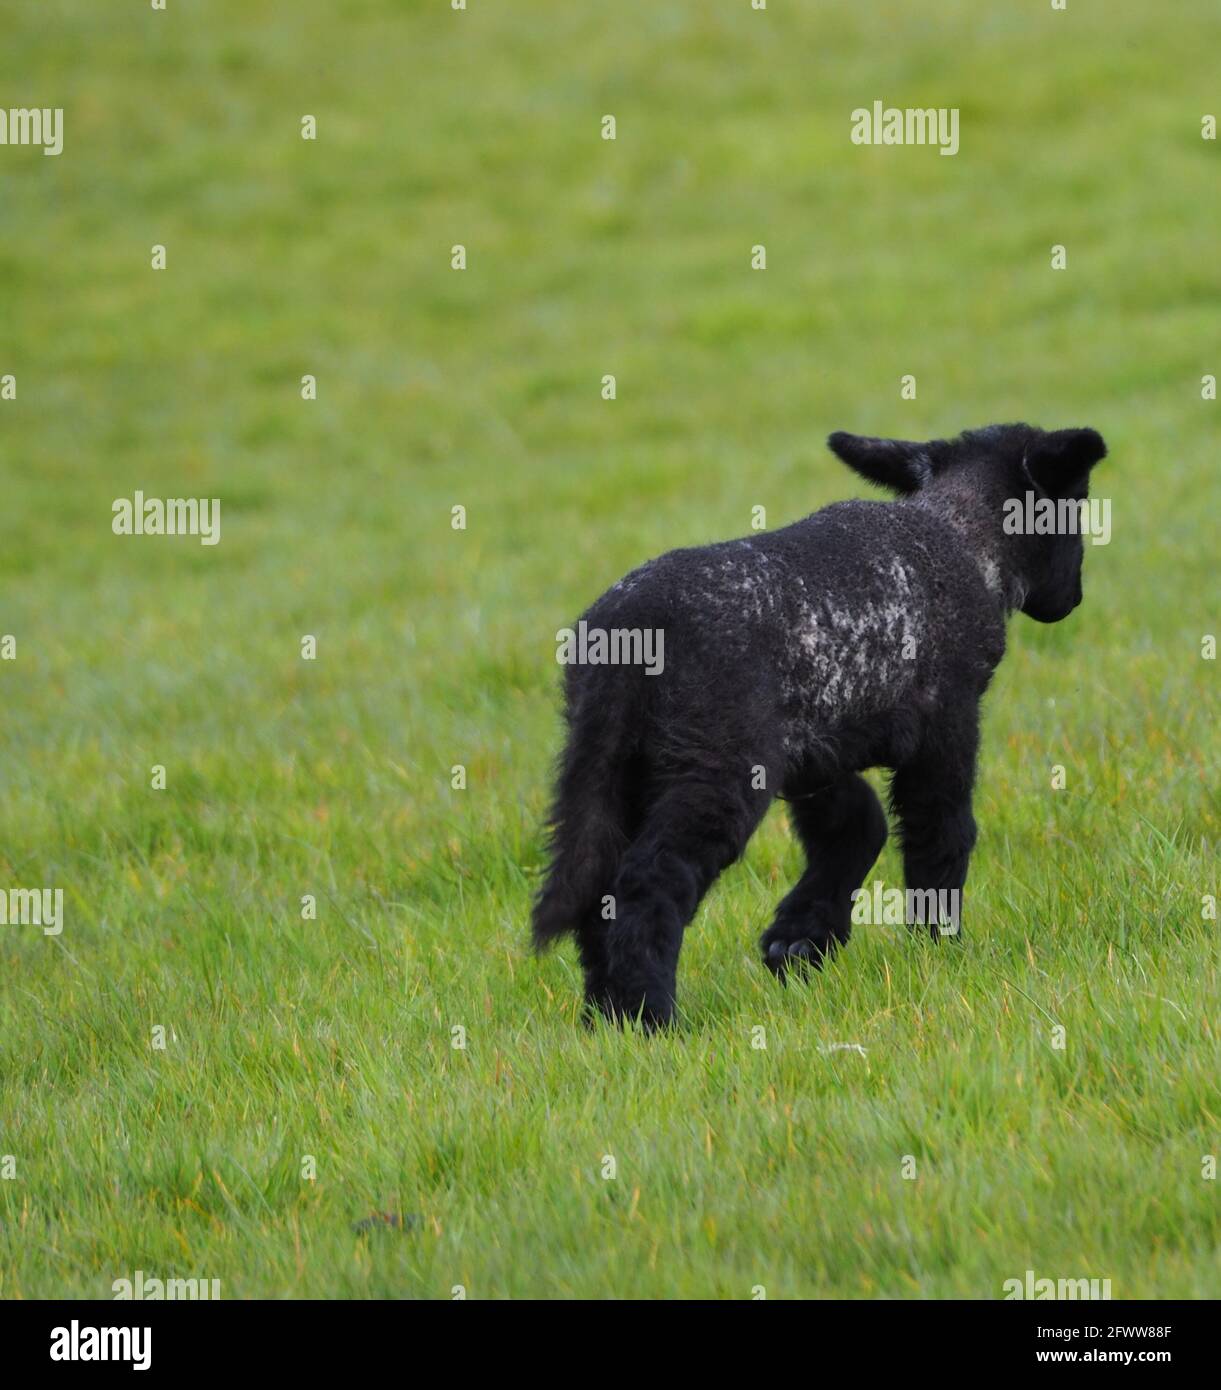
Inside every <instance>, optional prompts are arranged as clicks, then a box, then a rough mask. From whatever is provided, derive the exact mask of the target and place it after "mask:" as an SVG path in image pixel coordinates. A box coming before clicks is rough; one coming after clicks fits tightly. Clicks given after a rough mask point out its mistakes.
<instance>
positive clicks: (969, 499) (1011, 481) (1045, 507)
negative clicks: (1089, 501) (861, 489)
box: [827, 425, 1107, 623]
mask: <svg viewBox="0 0 1221 1390" xmlns="http://www.w3.org/2000/svg"><path fill="white" fill-rule="evenodd" d="M827 443H828V444H829V445H830V447H831V449H832V451H833V452H834V453H835V454H837V455H838V456H839V457H840V458H841V459H843V461H844V462H845V463H846V464H848V465H849V467H851V468H853V469H855V470H856V472H857V473H859V474H860V475H861V476H862V477H863V478H867V479H868V480H869V481H870V482H872V483H878V484H879V485H881V486H882V487H885V488H888V489H889V490H890V491H891V492H894V493H897V494H899V495H900V496H902V497H909V498H911V499H912V500H914V501H916V502H918V503H919V504H920V505H922V506H927V507H929V508H931V509H933V510H935V511H939V512H941V513H943V514H944V515H945V516H946V518H947V520H948V521H950V522H952V523H953V524H954V526H955V527H956V528H957V530H958V531H959V533H960V534H961V535H962V537H963V539H964V540H965V541H966V543H967V544H968V545H969V546H970V547H971V548H972V549H974V550H975V552H976V554H977V556H978V557H979V558H980V560H981V562H982V563H984V564H985V565H986V566H988V567H995V568H996V569H997V572H998V583H999V585H1000V586H1001V587H1002V588H1003V590H1004V592H1005V593H1006V595H1007V597H1008V599H1009V601H1010V603H1011V606H1013V607H1016V608H1018V609H1020V611H1021V612H1023V613H1025V614H1026V615H1027V616H1029V617H1031V618H1034V619H1036V620H1037V621H1038V622H1041V623H1054V622H1058V621H1059V620H1060V619H1061V618H1066V617H1067V616H1068V615H1069V614H1070V613H1071V612H1072V611H1073V609H1074V608H1076V606H1077V605H1078V604H1079V603H1080V602H1081V563H1082V559H1083V557H1084V553H1085V551H1084V544H1083V542H1082V530H1083V527H1082V524H1081V522H1082V519H1083V516H1084V504H1085V502H1086V498H1087V495H1088V491H1089V477H1090V469H1092V468H1093V466H1094V465H1095V464H1096V463H1097V462H1098V461H1099V460H1100V459H1102V458H1105V457H1106V452H1107V447H1106V444H1105V443H1104V442H1103V439H1102V436H1101V435H1100V434H1099V433H1098V432H1097V430H1091V429H1065V430H1041V429H1038V428H1036V427H1035V426H1033V425H989V426H988V427H987V428H986V429H980V430H968V431H967V432H966V433H965V434H962V435H960V436H959V437H958V438H957V439H949V440H947V439H933V440H929V441H927V442H925V443H916V442H913V441H910V440H903V439H872V438H866V437H864V436H861V435H855V434H844V433H837V434H833V435H832V436H831V437H830V439H828V441H827Z"/></svg>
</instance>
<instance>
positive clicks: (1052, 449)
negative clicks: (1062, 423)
mask: <svg viewBox="0 0 1221 1390" xmlns="http://www.w3.org/2000/svg"><path fill="white" fill-rule="evenodd" d="M1106 456H1107V446H1106V443H1105V442H1104V440H1103V438H1102V435H1100V434H1099V433H1098V431H1097V430H1052V431H1050V432H1049V433H1048V434H1045V435H1043V436H1042V437H1041V438H1040V439H1039V441H1038V443H1037V444H1035V445H1034V447H1033V448H1032V449H1031V450H1030V452H1029V453H1028V454H1027V455H1026V471H1027V472H1028V473H1029V474H1030V476H1031V478H1032V479H1033V480H1034V482H1035V483H1037V484H1038V486H1039V487H1041V488H1042V489H1043V491H1044V492H1045V493H1047V495H1048V496H1049V497H1069V496H1072V495H1073V494H1074V493H1080V492H1084V491H1085V488H1086V485H1087V484H1088V482H1089V477H1090V469H1091V468H1093V466H1094V465H1095V464H1096V463H1097V462H1098V461H1099V460H1100V459H1104V458H1106Z"/></svg>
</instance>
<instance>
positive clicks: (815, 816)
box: [760, 773, 886, 979]
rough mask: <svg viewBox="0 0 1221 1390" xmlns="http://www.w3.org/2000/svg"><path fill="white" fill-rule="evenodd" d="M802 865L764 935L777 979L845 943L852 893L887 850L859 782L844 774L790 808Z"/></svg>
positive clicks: (868, 794)
mask: <svg viewBox="0 0 1221 1390" xmlns="http://www.w3.org/2000/svg"><path fill="white" fill-rule="evenodd" d="M790 810H791V812H792V818H793V825H794V828H795V829H796V831H797V835H798V837H799V839H800V840H801V843H802V845H803V847H804V848H805V852H806V856H807V859H808V861H809V863H808V866H807V868H806V871H805V873H803V874H802V876H801V878H800V879H799V880H798V882H797V885H796V887H795V888H793V890H792V891H791V892H790V893H789V894H788V896H787V897H786V898H784V900H783V901H782V902H781V904H780V906H779V907H778V908H777V909H776V916H775V920H774V921H773V922H772V925H771V926H770V927H769V928H768V929H767V931H765V932H764V933H763V938H762V941H761V943H760V944H761V945H762V947H763V959H764V961H765V963H766V964H767V966H768V968H769V969H770V970H773V971H775V973H776V974H777V975H779V976H780V977H781V978H782V979H783V977H784V973H785V971H786V970H787V969H788V968H789V967H790V966H791V965H793V964H794V963H797V962H802V961H805V962H809V963H811V964H814V965H821V963H822V961H823V959H824V957H826V956H828V955H830V954H832V953H833V952H834V951H835V949H836V947H838V946H842V945H843V944H844V943H845V942H847V940H848V935H849V933H850V932H851V930H852V893H853V890H854V889H856V888H859V887H860V886H861V880H862V879H863V878H864V877H865V875H866V874H867V873H868V872H869V869H870V867H871V866H872V865H873V862H874V860H876V859H877V857H878V855H879V854H880V853H881V851H882V846H883V845H884V844H885V843H886V816H885V814H884V812H883V811H882V806H881V803H880V802H879V801H878V798H877V796H876V795H875V794H874V791H873V788H872V787H871V786H870V785H869V783H868V782H866V781H865V779H864V778H863V777H858V776H856V775H855V774H852V773H850V774H847V775H844V776H841V777H837V778H836V779H835V780H834V781H833V782H831V783H829V784H828V785H827V786H825V787H822V788H819V789H818V790H817V791H814V792H811V793H807V794H805V795H802V796H795V797H794V798H793V799H792V800H791V801H790Z"/></svg>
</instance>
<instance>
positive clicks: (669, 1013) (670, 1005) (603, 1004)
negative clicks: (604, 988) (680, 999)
mask: <svg viewBox="0 0 1221 1390" xmlns="http://www.w3.org/2000/svg"><path fill="white" fill-rule="evenodd" d="M586 1004H587V1006H588V1008H587V1018H592V1015H593V1013H594V1011H595V1010H596V1011H597V1012H598V1013H600V1014H601V1015H602V1016H603V1018H606V1019H607V1020H609V1021H610V1022H611V1023H616V1024H618V1025H619V1027H620V1028H626V1027H629V1026H630V1025H632V1024H634V1023H637V1022H638V1023H639V1024H640V1027H641V1028H642V1029H643V1030H644V1031H645V1032H646V1033H660V1032H663V1031H664V1030H665V1029H667V1028H671V1027H673V1025H674V1001H673V1000H672V999H661V1000H655V1001H654V1000H650V999H648V998H644V999H638V1000H637V1001H636V1002H635V1004H634V1005H629V1004H627V1003H625V1002H624V1001H623V1000H622V999H616V998H615V997H613V996H611V995H608V994H602V995H599V996H589V997H587V998H586Z"/></svg>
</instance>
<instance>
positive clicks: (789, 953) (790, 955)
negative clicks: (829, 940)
mask: <svg viewBox="0 0 1221 1390" xmlns="http://www.w3.org/2000/svg"><path fill="white" fill-rule="evenodd" d="M827 954H828V947H827V945H826V943H824V942H821V941H817V940H815V939H813V938H812V937H808V936H802V937H798V938H797V939H796V940H785V939H784V938H778V939H777V940H775V941H772V942H769V943H768V945H767V949H766V951H765V952H764V956H763V962H764V964H765V965H766V966H767V968H768V969H769V970H770V971H771V972H772V974H773V975H775V976H776V977H777V978H778V979H779V980H783V979H784V978H785V976H786V975H787V974H788V972H789V971H790V970H793V969H800V970H817V969H818V968H819V967H820V966H821V965H822V963H823V960H824V958H825V957H826V956H827Z"/></svg>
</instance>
